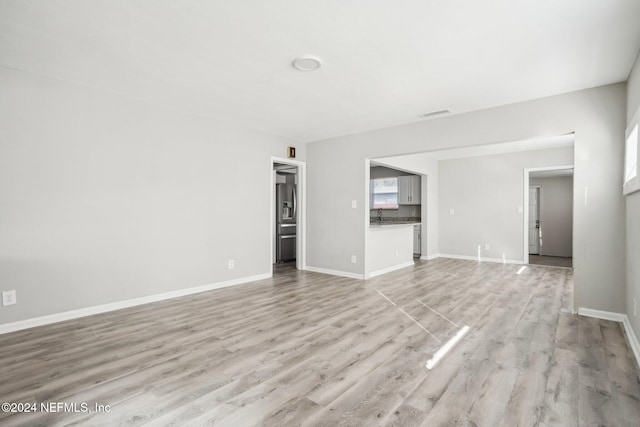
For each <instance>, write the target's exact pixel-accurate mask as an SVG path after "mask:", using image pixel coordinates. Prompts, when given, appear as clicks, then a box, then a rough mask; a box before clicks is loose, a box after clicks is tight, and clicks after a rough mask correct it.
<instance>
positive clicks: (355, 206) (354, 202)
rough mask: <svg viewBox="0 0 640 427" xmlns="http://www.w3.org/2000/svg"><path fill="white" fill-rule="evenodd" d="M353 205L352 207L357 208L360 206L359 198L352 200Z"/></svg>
mask: <svg viewBox="0 0 640 427" xmlns="http://www.w3.org/2000/svg"><path fill="white" fill-rule="evenodd" d="M351 207H352V208H353V209H355V208H357V207H358V201H357V200H352V201H351Z"/></svg>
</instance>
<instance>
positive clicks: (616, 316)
mask: <svg viewBox="0 0 640 427" xmlns="http://www.w3.org/2000/svg"><path fill="white" fill-rule="evenodd" d="M578 314H579V315H580V316H586V317H595V318H596V319H602V320H612V321H614V322H621V323H622V325H623V326H624V332H625V334H626V335H627V340H628V341H629V346H630V347H631V351H633V355H634V356H635V357H636V363H637V364H638V367H640V342H638V336H637V335H636V333H635V331H634V330H633V327H632V326H631V322H629V317H628V316H627V315H626V314H622V313H614V312H611V311H602V310H593V309H590V308H583V307H579V308H578Z"/></svg>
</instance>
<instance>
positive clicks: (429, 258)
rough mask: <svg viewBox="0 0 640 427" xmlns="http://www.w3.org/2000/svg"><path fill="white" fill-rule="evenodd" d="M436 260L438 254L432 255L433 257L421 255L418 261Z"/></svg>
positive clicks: (438, 256)
mask: <svg viewBox="0 0 640 427" xmlns="http://www.w3.org/2000/svg"><path fill="white" fill-rule="evenodd" d="M436 258H440V254H434V255H422V256H421V257H420V259H423V260H425V261H431V260H432V259H436Z"/></svg>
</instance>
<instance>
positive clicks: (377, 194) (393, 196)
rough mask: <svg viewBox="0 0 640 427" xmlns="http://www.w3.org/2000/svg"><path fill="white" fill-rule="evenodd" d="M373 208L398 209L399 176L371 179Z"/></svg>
mask: <svg viewBox="0 0 640 427" xmlns="http://www.w3.org/2000/svg"><path fill="white" fill-rule="evenodd" d="M371 209H398V178H397V177H395V176H394V177H389V178H375V179H372V180H371Z"/></svg>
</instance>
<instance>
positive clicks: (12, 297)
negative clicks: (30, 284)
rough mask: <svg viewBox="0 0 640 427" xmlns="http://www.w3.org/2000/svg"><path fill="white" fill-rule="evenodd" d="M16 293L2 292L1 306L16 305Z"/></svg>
mask: <svg viewBox="0 0 640 427" xmlns="http://www.w3.org/2000/svg"><path fill="white" fill-rule="evenodd" d="M17 303H18V301H17V299H16V291H15V290H13V291H3V292H2V305H4V306H7V305H14V304H17Z"/></svg>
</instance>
